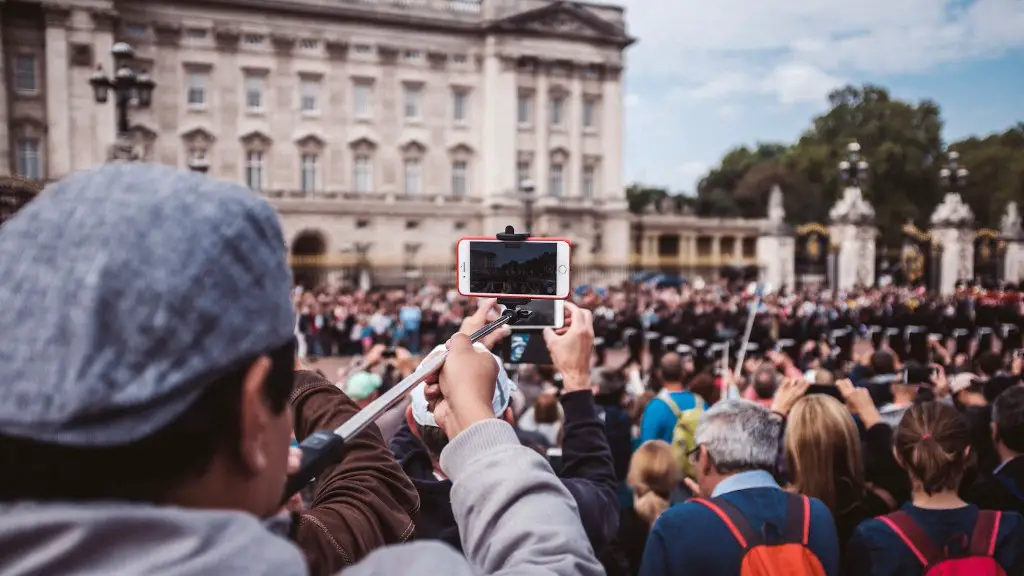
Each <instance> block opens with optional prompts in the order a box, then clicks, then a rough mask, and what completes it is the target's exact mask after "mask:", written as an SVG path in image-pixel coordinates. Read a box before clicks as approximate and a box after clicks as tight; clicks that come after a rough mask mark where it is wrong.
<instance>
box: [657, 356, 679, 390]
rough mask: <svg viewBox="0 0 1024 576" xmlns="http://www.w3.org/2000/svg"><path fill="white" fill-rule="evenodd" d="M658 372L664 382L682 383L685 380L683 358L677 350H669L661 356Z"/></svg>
mask: <svg viewBox="0 0 1024 576" xmlns="http://www.w3.org/2000/svg"><path fill="white" fill-rule="evenodd" d="M658 372H659V373H660V374H661V380H662V382H664V383H673V384H680V383H682V381H683V358H682V356H680V355H679V354H676V353H675V352H669V353H668V354H665V355H664V356H662V357H661V362H659V363H658Z"/></svg>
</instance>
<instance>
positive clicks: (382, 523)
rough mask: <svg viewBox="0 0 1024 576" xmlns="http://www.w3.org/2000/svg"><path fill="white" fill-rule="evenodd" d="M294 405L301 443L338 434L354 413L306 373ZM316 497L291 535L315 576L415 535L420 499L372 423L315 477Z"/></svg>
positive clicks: (300, 376)
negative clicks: (328, 432)
mask: <svg viewBox="0 0 1024 576" xmlns="http://www.w3.org/2000/svg"><path fill="white" fill-rule="evenodd" d="M291 402H292V408H293V409H294V411H295V438H296V439H297V440H298V441H299V442H301V441H302V440H303V439H305V438H306V436H309V435H310V434H312V433H313V432H316V431H318V430H333V429H334V428H337V427H338V426H340V425H341V424H342V423H343V422H345V421H346V420H348V419H349V418H351V417H352V416H353V415H355V414H356V412H358V411H359V407H358V406H356V404H355V403H354V402H352V400H350V399H349V397H348V396H346V395H345V394H344V392H342V391H341V390H339V389H338V387H337V386H335V385H334V384H332V383H331V382H329V381H328V380H326V379H325V378H323V377H322V376H320V375H319V374H317V373H315V372H309V371H304V370H302V371H298V372H296V373H295V391H294V392H293V393H292V398H291ZM314 492H315V496H314V498H313V501H312V502H306V506H307V507H306V509H305V511H304V512H303V513H302V514H301V515H299V521H298V524H297V526H296V528H295V530H294V532H293V533H294V535H295V541H296V543H297V544H298V545H299V547H300V548H302V551H303V552H304V553H305V555H306V559H307V561H308V562H309V571H310V574H312V575H314V576H317V575H320V574H324V575H326V574H336V573H337V572H339V571H340V570H342V569H343V568H344V567H346V566H349V565H351V564H354V563H356V562H358V561H359V560H361V559H362V558H364V557H365V556H366V555H367V554H369V553H370V552H372V551H374V550H375V549H377V548H380V547H381V546H384V545H385V544H394V543H396V542H404V541H405V540H407V539H408V538H409V537H410V536H412V533H413V527H414V526H413V521H412V518H414V517H415V515H416V513H417V512H418V511H419V507H420V500H419V495H418V494H417V492H416V488H415V487H413V485H412V482H410V481H409V478H408V477H407V476H406V475H405V472H403V471H402V468H401V467H400V466H399V465H398V462H396V461H395V458H394V456H393V455H392V454H391V450H389V449H388V447H387V445H386V444H385V443H384V440H383V439H382V438H381V435H380V431H379V430H378V429H377V427H376V426H375V425H372V424H371V425H370V426H369V427H368V428H366V429H365V430H364V431H363V432H361V433H360V434H359V435H358V436H357V437H355V438H353V439H352V440H350V441H349V442H348V444H347V446H346V452H345V458H344V460H342V461H341V462H339V463H338V464H337V465H335V466H333V467H331V468H328V469H327V471H326V472H324V473H323V474H322V475H321V476H320V478H319V479H318V481H317V483H316V486H315V491H314Z"/></svg>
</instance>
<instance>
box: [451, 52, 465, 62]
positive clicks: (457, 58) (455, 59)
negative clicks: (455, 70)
mask: <svg viewBox="0 0 1024 576" xmlns="http://www.w3.org/2000/svg"><path fill="white" fill-rule="evenodd" d="M468 61H469V59H468V58H466V55H465V54H456V55H454V56H452V63H454V64H465V63H466V62H468Z"/></svg>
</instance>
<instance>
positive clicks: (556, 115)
mask: <svg viewBox="0 0 1024 576" xmlns="http://www.w3.org/2000/svg"><path fill="white" fill-rule="evenodd" d="M562 103H563V100H562V98H561V96H555V97H554V98H552V99H551V125H552V126H560V125H561V124H562Z"/></svg>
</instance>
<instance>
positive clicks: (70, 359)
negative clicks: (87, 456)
mask: <svg viewBox="0 0 1024 576" xmlns="http://www.w3.org/2000/svg"><path fill="white" fill-rule="evenodd" d="M0 278H2V279H3V281H2V282H0V302H3V303H4V305H3V306H0V333H3V334H8V335H10V336H11V337H10V338H9V339H7V341H6V342H5V343H4V345H3V346H0V382H3V386H2V387H0V434H4V435H9V436H13V437H19V438H24V439H28V440H34V441H37V442H46V443H53V444H59V445H66V446H77V447H93V448H97V447H113V446H119V445H124V444H129V443H132V442H135V441H137V440H140V439H142V438H145V437H147V436H150V435H151V434H153V433H155V432H156V431H158V430H160V429H161V428H163V427H165V426H166V425H168V424H170V423H171V422H173V421H174V420H175V419H177V418H178V417H179V416H180V415H181V414H183V413H184V412H185V410H187V409H188V408H189V406H191V405H192V404H193V403H194V402H195V401H196V400H197V399H198V398H199V396H200V395H201V394H202V393H203V392H204V391H205V390H206V389H207V388H208V386H209V385H210V384H212V383H213V382H215V381H216V380H217V379H218V378H219V377H221V376H222V375H224V374H226V373H228V372H230V371H232V370H236V369H238V368H239V367H240V366H242V365H243V364H244V363H245V362H248V361H250V360H252V359H254V358H256V357H257V356H260V355H262V354H267V353H271V352H275V351H278V350H280V349H282V348H284V347H285V346H286V345H287V344H288V343H289V342H290V341H292V339H293V338H294V336H293V327H294V321H295V316H294V312H293V311H292V304H291V297H290V296H291V287H292V277H291V271H290V270H289V268H288V263H287V260H286V249H285V243H284V237H283V234H282V232H281V227H280V224H279V223H278V218H277V215H276V214H275V212H274V210H273V209H272V208H271V207H270V205H269V204H267V203H266V202H265V201H264V200H262V199H261V198H259V197H258V196H256V195H254V194H253V193H252V192H251V191H250V190H248V189H246V188H243V187H241V186H238V185H235V184H230V183H226V182H219V181H216V180H213V179H211V178H207V177H206V176H203V175H201V174H198V173H192V172H182V171H178V170H175V169H174V168H171V167H168V166H158V165H152V164H109V165H105V166H103V167H101V168H98V169H95V170H90V171H84V172H78V173H75V174H73V175H71V176H69V177H67V178H65V179H63V180H61V181H59V182H56V183H54V184H51V185H50V186H48V187H47V188H46V189H45V190H43V192H42V193H40V194H39V195H38V196H37V197H36V198H35V200H33V201H32V202H30V203H29V204H28V205H27V206H25V207H24V208H23V209H22V210H20V211H19V212H18V213H17V214H16V215H15V216H14V217H13V218H11V219H10V220H9V221H7V222H6V223H5V224H4V226H3V227H2V228H0Z"/></svg>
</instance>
